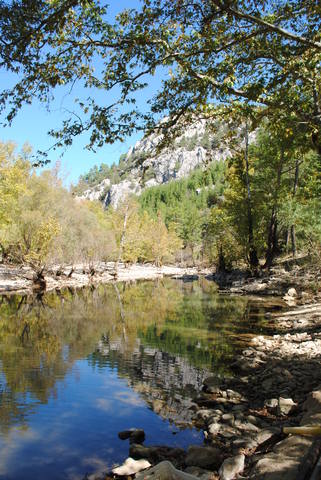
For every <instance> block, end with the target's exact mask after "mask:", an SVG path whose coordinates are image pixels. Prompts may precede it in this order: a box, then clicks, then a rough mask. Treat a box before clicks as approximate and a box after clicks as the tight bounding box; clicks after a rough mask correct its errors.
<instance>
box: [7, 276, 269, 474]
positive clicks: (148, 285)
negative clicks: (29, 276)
mask: <svg viewBox="0 0 321 480" xmlns="http://www.w3.org/2000/svg"><path fill="white" fill-rule="evenodd" d="M118 288H119V292H118V293H119V295H116V293H115V289H114V287H113V285H106V286H102V285H101V286H100V287H98V288H97V289H94V291H91V290H90V289H79V290H76V291H75V292H70V291H68V290H66V291H64V292H61V293H60V295H57V294H55V293H54V292H53V293H48V294H46V295H45V296H44V298H43V299H41V302H39V301H37V298H36V299H35V298H33V297H28V299H27V301H26V302H25V303H24V304H23V305H22V307H21V308H20V307H19V308H18V306H19V305H20V298H19V297H16V298H15V297H8V298H7V299H6V298H4V302H3V303H2V304H1V305H0V480H22V479H23V480H40V479H41V480H62V479H64V480H74V479H75V480H76V479H82V478H83V477H84V475H85V474H86V473H89V474H90V473H92V472H97V471H102V470H106V469H110V468H111V467H112V465H113V463H116V462H118V463H121V462H123V461H124V460H125V459H126V458H127V457H128V453H129V452H128V450H129V444H128V441H121V440H119V438H118V435H117V434H118V432H119V431H121V430H127V429H129V428H143V429H144V430H145V432H146V442H145V443H146V444H147V445H148V444H149V445H162V444H163V445H170V446H180V447H184V448H186V447H188V446H189V445H191V444H198V443H201V442H202V440H203V438H202V434H201V433H200V432H197V431H196V430H192V429H186V430H179V429H178V427H177V425H183V424H184V423H185V425H186V422H187V423H188V422H190V420H191V417H192V410H191V409H190V406H191V402H190V399H191V398H194V397H195V395H196V392H198V391H199V389H200V388H201V385H202V382H203V379H204V377H205V376H207V375H208V374H209V372H210V371H212V372H215V374H216V375H218V376H224V375H226V374H228V365H229V361H230V359H231V358H232V356H233V354H234V352H235V349H236V348H239V347H238V344H239V342H240V340H241V339H242V337H243V336H244V334H245V336H244V338H245V341H247V340H246V339H247V338H248V335H250V334H252V333H253V332H256V333H257V332H258V331H261V328H263V326H264V322H263V323H261V322H262V318H264V306H263V304H262V303H260V302H259V303H257V302H254V303H253V302H252V303H251V302H249V300H248V299H246V298H244V297H242V298H236V297H226V296H222V295H218V294H217V293H216V291H215V286H214V285H213V282H206V281H200V282H189V283H186V284H185V283H184V282H179V281H174V280H164V281H161V282H138V283H135V284H131V285H127V284H126V285H125V284H123V285H121V284H120V285H119V287H118ZM62 297H63V301H62ZM120 302H121V303H120ZM269 308H271V306H269ZM121 312H123V315H121V314H120V313H121ZM26 322H30V325H31V329H30V335H29V334H28V336H25V338H23V339H21V332H22V330H23V328H24V325H25V324H26ZM242 341H243V340H242ZM129 385H131V387H130V386H129ZM153 409H154V411H153ZM155 412H158V414H157V413H155ZM164 418H170V419H171V420H173V421H174V422H176V426H175V425H174V424H170V422H169V421H168V420H164ZM173 433H175V435H174V434H173Z"/></svg>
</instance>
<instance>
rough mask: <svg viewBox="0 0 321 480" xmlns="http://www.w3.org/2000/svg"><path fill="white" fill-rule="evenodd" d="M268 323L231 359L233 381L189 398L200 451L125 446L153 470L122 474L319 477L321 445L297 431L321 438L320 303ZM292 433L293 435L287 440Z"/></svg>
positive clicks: (209, 384) (269, 479) (205, 478)
mask: <svg viewBox="0 0 321 480" xmlns="http://www.w3.org/2000/svg"><path fill="white" fill-rule="evenodd" d="M290 293H291V292H290ZM292 294H293V292H292ZM290 297H291V295H290ZM268 317H269V321H270V322H271V326H273V327H274V329H275V331H276V333H275V334H274V335H273V336H271V337H263V336H258V337H255V338H253V340H252V342H251V344H250V345H249V347H248V348H247V349H246V350H244V351H243V352H242V354H241V355H239V356H238V357H237V358H235V361H234V364H233V366H232V367H233V371H234V376H233V377H232V378H228V379H220V378H218V377H210V378H207V379H206V380H205V381H204V386H203V391H202V392H201V394H200V395H199V396H198V397H197V398H195V399H194V404H193V405H192V407H191V408H192V409H193V411H194V423H195V425H196V426H198V427H199V428H200V429H202V430H203V431H204V436H205V441H204V445H201V446H197V445H194V446H193V445H192V446H190V447H189V448H188V450H187V451H184V450H183V449H178V448H174V449H173V448H169V447H164V446H153V447H147V446H144V445H142V444H141V442H139V443H138V442H137V443H136V442H135V440H130V448H129V456H130V458H132V459H135V460H138V461H141V460H144V461H145V462H148V464H150V465H151V466H153V468H151V469H149V470H148V469H147V470H144V471H143V472H141V473H137V472H138V471H139V470H140V469H141V468H140V466H139V465H145V467H144V466H142V468H146V465H147V464H139V463H138V464H136V463H135V461H134V460H133V461H132V463H130V462H131V461H128V462H127V466H129V464H130V465H131V467H129V469H126V468H125V470H123V471H122V470H120V472H123V473H124V472H125V474H126V475H133V474H135V473H137V475H136V478H138V479H139V480H143V479H146V480H147V479H149V478H150V479H152V478H157V479H160V480H165V479H167V480H170V479H174V480H179V479H181V480H193V479H194V480H195V479H196V478H200V479H202V480H216V479H220V480H232V479H237V478H243V479H255V480H281V479H282V480H303V479H311V480H316V479H317V478H321V477H320V464H321V462H320V455H321V442H320V440H319V439H318V437H316V436H313V435H312V436H311V435H309V436H307V435H302V431H303V433H304V430H306V428H303V429H302V428H297V427H307V426H309V427H310V426H313V427H319V430H317V432H314V433H318V434H319V435H320V433H321V428H320V426H321V368H320V367H321V303H318V302H317V301H315V302H313V303H310V304H306V305H301V306H298V307H295V308H292V309H290V310H288V311H287V312H285V313H282V314H280V313H279V314H271V315H269V316H268ZM287 428H288V429H289V430H287ZM291 428H295V429H296V430H294V431H296V432H297V433H296V434H294V433H292V434H291V433H290V434H289V432H294V431H293V430H291ZM310 433H311V432H310ZM133 438H135V436H134V437H133ZM319 438H320V437H319ZM148 466H149V465H148ZM120 472H118V473H117V469H116V471H113V472H112V473H111V475H113V476H117V475H119V473H120Z"/></svg>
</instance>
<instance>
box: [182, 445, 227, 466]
mask: <svg viewBox="0 0 321 480" xmlns="http://www.w3.org/2000/svg"><path fill="white" fill-rule="evenodd" d="M222 461H223V454H222V452H221V450H220V449H219V448H215V447H205V446H198V445H197V446H196V445H195V446H194V445H192V446H191V447H189V449H188V450H187V456H186V459H185V463H186V465H187V466H195V467H201V468H213V469H217V468H218V467H219V466H220V465H221V463H222Z"/></svg>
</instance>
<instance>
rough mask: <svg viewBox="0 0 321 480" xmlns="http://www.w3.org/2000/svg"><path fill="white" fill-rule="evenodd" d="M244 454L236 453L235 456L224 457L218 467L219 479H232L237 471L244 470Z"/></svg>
mask: <svg viewBox="0 0 321 480" xmlns="http://www.w3.org/2000/svg"><path fill="white" fill-rule="evenodd" d="M244 462H245V455H243V454H241V455H236V456H235V457H230V458H226V459H225V460H224V462H223V463H222V465H221V468H220V469H219V472H218V473H219V475H220V479H221V480H233V478H235V477H236V475H238V474H239V473H241V472H243V470H244Z"/></svg>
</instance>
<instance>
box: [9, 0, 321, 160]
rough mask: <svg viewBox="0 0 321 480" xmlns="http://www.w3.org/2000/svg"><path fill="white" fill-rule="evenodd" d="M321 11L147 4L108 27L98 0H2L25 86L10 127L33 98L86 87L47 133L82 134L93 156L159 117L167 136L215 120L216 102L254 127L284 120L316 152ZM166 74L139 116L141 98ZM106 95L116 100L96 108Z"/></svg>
mask: <svg viewBox="0 0 321 480" xmlns="http://www.w3.org/2000/svg"><path fill="white" fill-rule="evenodd" d="M320 13H321V6H320V3H319V2H315V1H314V0H280V1H278V2H270V1H268V0H258V1H257V0H255V1H254V0H232V1H230V0H208V1H207V2H204V1H203V0H191V1H186V0H143V1H142V3H141V8H140V9H139V10H135V9H128V10H124V11H122V12H121V13H120V14H119V15H118V17H117V18H116V20H115V21H114V20H113V21H111V19H110V18H109V16H108V9H107V7H106V6H105V5H103V4H102V5H101V4H99V2H98V1H93V0H92V1H90V0H87V1H75V0H69V1H66V0H65V1H62V0H50V1H49V0H47V1H34V0H30V1H28V2H22V1H12V2H4V1H2V2H0V18H1V21H0V33H1V38H2V42H1V43H0V62H1V64H2V66H4V67H5V68H8V69H10V70H13V71H14V72H17V73H18V74H19V75H20V76H19V78H20V80H19V81H18V82H17V83H16V85H15V86H13V88H12V89H10V90H7V91H4V92H2V95H1V97H0V101H1V105H2V107H3V108H5V107H8V106H9V111H7V120H8V121H9V122H10V121H11V120H12V119H13V117H14V116H15V115H16V113H17V111H18V110H19V108H20V107H21V105H22V104H23V103H29V102H31V101H32V98H33V97H37V98H38V99H40V100H41V101H43V102H48V100H49V101H50V99H51V98H52V94H53V89H54V88H55V87H57V86H59V85H68V88H70V87H73V86H74V84H75V83H76V82H78V83H79V84H80V85H81V86H82V87H85V89H87V90H88V91H87V92H85V95H84V98H80V99H79V100H78V101H77V105H76V106H75V111H74V112H73V113H72V114H71V115H70V118H67V119H66V120H65V122H64V124H63V126H62V129H61V130H60V131H56V132H51V133H52V134H53V135H54V136H55V137H56V139H57V145H59V146H61V145H69V144H70V143H71V142H72V139H73V137H74V136H76V135H79V134H80V133H82V132H84V131H88V132H90V142H89V146H90V147H91V148H94V147H95V146H101V145H103V144H104V143H105V142H108V143H112V142H114V141H116V140H122V139H124V137H125V136H126V135H128V134H130V133H132V132H134V131H137V130H143V129H146V127H149V128H155V122H156V124H157V121H158V120H159V119H160V118H162V117H163V116H164V114H165V115H167V120H166V121H163V122H162V123H161V125H160V126H159V128H162V129H163V130H167V128H168V127H170V126H173V125H175V124H177V122H178V120H179V119H183V118H184V119H188V117H189V116H190V115H194V114H195V112H197V113H198V114H200V112H201V113H202V114H204V115H206V116H208V115H209V116H211V115H212V114H213V111H212V109H211V107H209V105H210V104H211V103H213V102H216V104H218V105H220V107H221V111H222V112H223V113H228V114H229V115H231V113H233V112H235V111H237V112H239V111H241V112H242V113H244V112H245V113H246V114H247V115H249V114H251V115H252V116H253V119H254V120H256V121H260V117H261V116H262V115H264V116H266V115H268V116H270V117H271V118H272V119H273V118H274V119H277V118H280V117H282V118H283V117H286V118H287V120H288V121H289V122H291V123H293V124H294V125H296V126H298V125H299V126H300V127H301V128H303V129H305V130H306V131H307V132H308V133H309V136H310V138H311V139H312V141H313V144H314V146H315V148H316V149H319V151H320V150H321V140H320V128H321V104H320V95H321V92H320V88H321V87H320V85H321V82H320V58H321V15H320ZM160 72H161V73H162V74H163V75H164V80H163V82H162V85H161V88H160V90H159V91H158V92H157V93H156V95H155V96H153V97H152V98H151V99H150V110H149V112H147V113H146V112H142V110H141V108H139V107H137V105H136V102H137V98H139V97H138V95H137V92H139V91H140V90H141V89H143V88H145V86H146V85H147V84H148V82H149V80H150V78H151V76H153V75H157V74H159V73H160ZM101 90H105V91H108V92H114V93H115V92H116V94H117V95H116V96H117V99H116V100H113V101H111V102H110V103H108V101H106V103H104V102H99V101H98V99H97V98H98V96H97V95H96V93H97V92H99V91H101ZM105 98H106V96H104V99H105ZM107 98H108V97H107ZM110 98H114V96H113V95H111V97H110ZM216 113H217V112H216Z"/></svg>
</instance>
